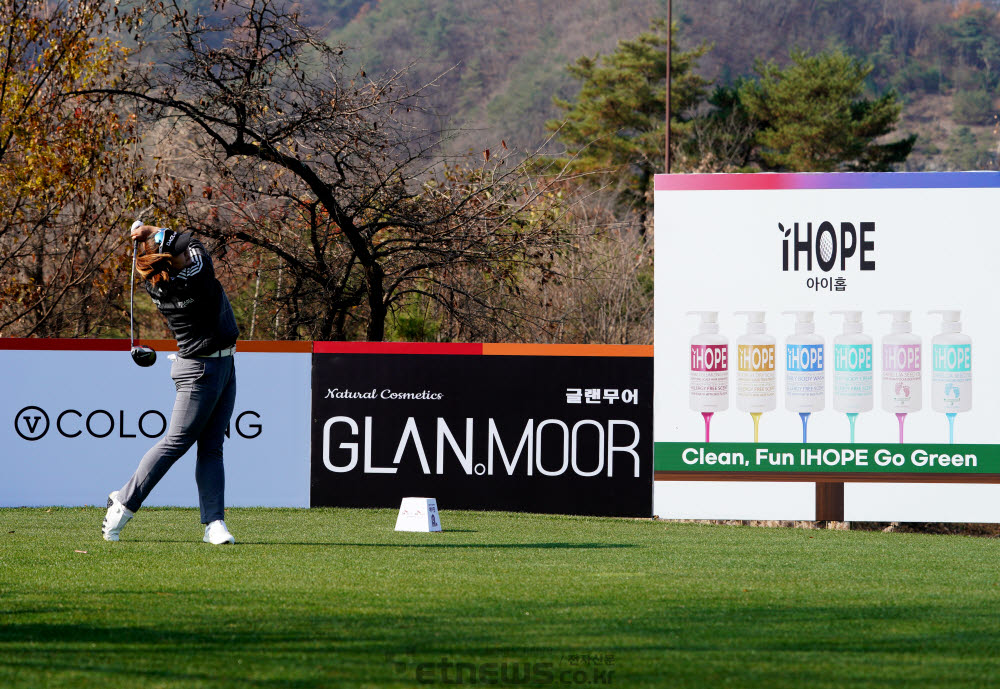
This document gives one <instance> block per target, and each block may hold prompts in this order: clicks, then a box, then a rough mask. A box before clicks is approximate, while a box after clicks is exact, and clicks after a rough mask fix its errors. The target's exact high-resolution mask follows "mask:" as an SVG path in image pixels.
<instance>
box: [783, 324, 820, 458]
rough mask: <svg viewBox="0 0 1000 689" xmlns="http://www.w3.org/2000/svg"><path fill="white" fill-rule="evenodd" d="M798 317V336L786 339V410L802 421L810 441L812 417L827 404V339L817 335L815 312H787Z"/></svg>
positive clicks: (803, 428)
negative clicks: (810, 421)
mask: <svg viewBox="0 0 1000 689" xmlns="http://www.w3.org/2000/svg"><path fill="white" fill-rule="evenodd" d="M783 313H784V314H785V315H793V316H795V334H794V335H789V336H788V337H787V338H786V339H785V408H786V409H787V410H788V411H790V412H795V413H796V414H798V415H799V418H801V419H802V442H803V443H804V442H807V440H806V428H807V426H808V423H809V415H810V414H812V413H813V412H817V411H822V409H823V406H824V405H825V404H826V371H825V370H824V369H825V362H824V358H823V338H822V337H820V336H819V335H817V334H816V324H815V323H814V322H813V312H812V311H785V312H783Z"/></svg>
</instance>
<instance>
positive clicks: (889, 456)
mask: <svg viewBox="0 0 1000 689" xmlns="http://www.w3.org/2000/svg"><path fill="white" fill-rule="evenodd" d="M681 459H682V461H683V462H684V464H687V465H689V466H695V465H705V464H707V465H712V464H721V465H733V466H748V467H754V466H782V467H789V468H791V467H813V468H815V467H830V468H834V467H837V468H843V467H849V466H856V467H872V468H877V467H883V468H884V467H902V466H906V465H909V466H912V467H918V468H922V469H923V468H929V467H978V466H979V459H978V457H977V456H976V455H975V454H942V453H931V452H927V451H926V450H922V449H916V450H912V451H910V452H906V453H902V452H895V451H893V450H891V449H886V448H880V449H877V450H874V451H872V450H870V449H869V448H858V449H855V448H828V449H822V448H816V449H810V448H802V449H800V450H799V451H798V452H772V451H770V450H768V449H767V448H766V447H761V448H758V449H756V450H755V451H754V453H753V454H752V455H750V456H747V455H746V454H745V453H743V452H711V451H706V450H705V449H704V448H697V447H689V448H686V449H685V450H684V451H683V453H682V454H681Z"/></svg>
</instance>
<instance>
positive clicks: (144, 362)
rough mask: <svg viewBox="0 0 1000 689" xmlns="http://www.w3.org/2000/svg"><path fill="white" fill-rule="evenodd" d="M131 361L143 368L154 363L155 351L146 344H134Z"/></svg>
mask: <svg viewBox="0 0 1000 689" xmlns="http://www.w3.org/2000/svg"><path fill="white" fill-rule="evenodd" d="M132 361H134V362H135V363H136V364H138V365H139V366H142V367H143V368H145V367H147V366H152V365H153V364H155V363H156V351H155V350H154V349H153V348H152V347H147V346H146V345H135V346H134V347H132Z"/></svg>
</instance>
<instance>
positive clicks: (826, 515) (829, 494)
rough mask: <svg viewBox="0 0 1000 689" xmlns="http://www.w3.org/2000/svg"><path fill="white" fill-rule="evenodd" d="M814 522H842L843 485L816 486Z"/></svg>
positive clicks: (820, 484)
mask: <svg viewBox="0 0 1000 689" xmlns="http://www.w3.org/2000/svg"><path fill="white" fill-rule="evenodd" d="M816 521H818V522H842V521H844V484H843V483H839V482H836V483H817V484H816Z"/></svg>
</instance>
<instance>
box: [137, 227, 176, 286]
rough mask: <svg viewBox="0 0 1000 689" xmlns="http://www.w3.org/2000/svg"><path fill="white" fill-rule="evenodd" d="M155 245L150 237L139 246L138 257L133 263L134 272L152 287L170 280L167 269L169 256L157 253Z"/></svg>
mask: <svg viewBox="0 0 1000 689" xmlns="http://www.w3.org/2000/svg"><path fill="white" fill-rule="evenodd" d="M158 248H159V247H157V246H156V243H155V242H154V241H153V239H152V237H150V238H149V239H147V240H146V241H145V242H143V243H141V244H139V252H140V253H139V257H138V258H137V259H136V261H135V271H136V272H137V273H139V275H140V276H141V277H142V279H143V280H146V281H148V282H152V283H153V284H154V285H155V284H157V283H160V282H163V281H164V280H169V279H170V273H168V272H167V268H168V267H169V266H170V259H171V258H172V256H171V255H170V254H161V253H157V251H156V250H157V249H158Z"/></svg>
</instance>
